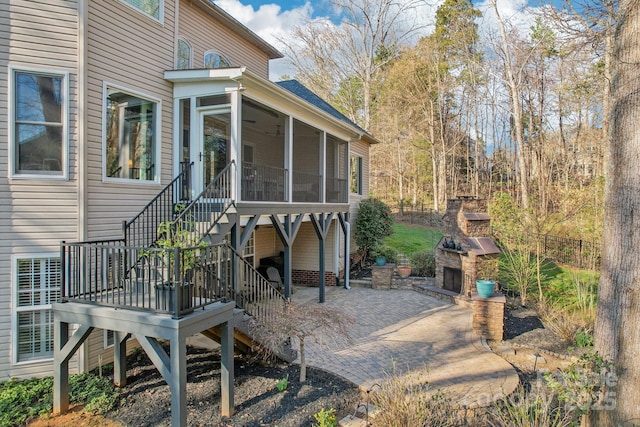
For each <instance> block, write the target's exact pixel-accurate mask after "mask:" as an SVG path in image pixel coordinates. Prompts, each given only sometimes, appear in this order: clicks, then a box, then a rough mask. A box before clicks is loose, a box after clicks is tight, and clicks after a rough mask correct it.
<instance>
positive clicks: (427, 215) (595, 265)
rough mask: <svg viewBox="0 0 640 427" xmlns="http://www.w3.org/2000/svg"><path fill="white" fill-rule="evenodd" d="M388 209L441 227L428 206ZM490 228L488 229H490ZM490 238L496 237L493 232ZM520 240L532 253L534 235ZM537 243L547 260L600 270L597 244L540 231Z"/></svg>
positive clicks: (399, 217) (401, 218)
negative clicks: (541, 233) (522, 240)
mask: <svg viewBox="0 0 640 427" xmlns="http://www.w3.org/2000/svg"><path fill="white" fill-rule="evenodd" d="M392 211H393V213H394V215H395V217H396V219H397V220H398V221H401V222H407V223H410V224H421V225H426V226H428V227H436V228H441V227H442V213H441V212H439V211H436V210H434V209H432V208H426V207H424V205H421V206H402V205H397V206H395V207H392ZM493 231H494V230H492V232H493ZM494 237H497V236H495V235H494ZM525 237H526V238H527V241H526V242H524V243H525V244H526V245H527V246H528V247H529V248H530V249H531V251H532V253H534V254H535V251H536V236H535V235H530V236H525ZM537 238H538V239H539V240H538V241H539V243H540V255H541V256H542V257H543V258H544V259H546V260H548V261H551V262H556V263H558V264H565V265H569V266H572V267H576V268H581V269H588V270H594V271H597V270H599V269H600V262H601V254H602V252H601V247H600V243H596V242H592V241H589V240H582V239H572V238H570V237H561V236H555V235H552V234H543V235H540V236H538V237H537Z"/></svg>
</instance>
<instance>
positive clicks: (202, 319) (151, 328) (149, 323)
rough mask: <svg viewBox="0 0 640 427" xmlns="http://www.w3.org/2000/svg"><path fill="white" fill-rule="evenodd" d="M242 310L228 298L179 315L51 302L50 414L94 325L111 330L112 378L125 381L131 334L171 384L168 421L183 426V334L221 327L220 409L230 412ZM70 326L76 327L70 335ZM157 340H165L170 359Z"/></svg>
mask: <svg viewBox="0 0 640 427" xmlns="http://www.w3.org/2000/svg"><path fill="white" fill-rule="evenodd" d="M241 314H242V311H241V310H236V309H235V303H234V302H215V303H213V304H209V305H206V306H204V307H201V308H199V309H197V310H195V311H194V312H192V313H190V314H187V315H185V316H183V317H181V318H179V319H176V318H173V317H171V316H167V315H166V314H157V313H152V312H148V311H139V310H135V309H133V310H132V309H121V308H116V307H106V306H102V305H96V304H88V303H82V302H65V303H55V304H53V317H54V412H56V413H64V412H66V411H67V410H68V408H69V359H70V358H71V357H72V356H73V354H74V353H75V352H76V351H77V350H78V349H79V348H80V346H81V345H82V343H83V342H84V341H85V340H86V339H87V338H88V336H89V334H90V333H91V332H92V331H93V329H95V328H100V329H105V330H112V331H114V341H115V343H114V382H115V384H116V385H118V386H122V385H124V384H126V371H127V368H126V341H127V339H128V338H130V337H131V338H135V339H136V340H137V341H138V343H139V344H140V345H141V346H142V348H143V349H144V350H145V352H146V353H147V355H148V356H149V358H150V359H151V361H152V362H153V364H154V365H155V367H156V368H157V369H158V371H159V372H160V373H161V374H162V376H163V378H164V379H165V381H167V383H168V384H169V386H170V388H171V408H172V411H171V424H172V425H173V426H182V425H186V424H187V397H186V381H187V364H186V340H187V337H189V336H191V335H193V334H196V333H198V332H202V331H204V330H207V329H210V328H213V327H215V326H219V328H220V330H221V335H222V338H221V345H222V348H221V353H222V362H221V363H222V367H221V372H222V379H221V388H222V390H221V396H222V402H221V410H222V414H223V415H228V416H230V415H232V414H233V410H234V409H233V407H234V403H233V369H234V367H233V347H234V345H233V326H234V323H235V322H236V319H238V318H239V317H241ZM70 325H77V327H76V329H75V331H73V334H72V335H70V334H69V333H70V331H71V328H70ZM158 340H167V341H169V344H170V355H171V356H170V357H169V355H167V353H166V352H165V351H164V349H163V348H162V346H161V345H160V343H159V342H158Z"/></svg>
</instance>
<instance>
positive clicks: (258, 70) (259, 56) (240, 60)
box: [178, 0, 269, 79]
mask: <svg viewBox="0 0 640 427" xmlns="http://www.w3.org/2000/svg"><path fill="white" fill-rule="evenodd" d="M179 17H180V18H179V30H178V32H179V34H178V35H179V36H181V37H184V38H185V39H186V40H188V41H189V44H190V45H191V52H192V56H193V63H192V68H203V67H204V54H205V52H207V51H209V50H214V51H217V52H219V53H222V54H223V55H224V56H225V57H226V58H227V59H228V60H229V61H230V62H231V65H233V66H237V67H241V66H246V67H247V69H248V70H249V71H251V72H253V73H255V74H257V75H259V76H260V77H263V78H265V79H268V78H269V58H268V56H267V54H265V53H264V52H262V51H261V50H260V49H258V48H257V47H256V46H253V45H251V44H250V43H248V42H247V41H246V40H245V39H243V38H242V37H240V36H238V35H237V34H236V33H234V32H233V31H231V30H230V29H229V28H227V27H225V26H224V25H221V24H220V23H219V22H217V21H215V20H214V19H213V18H211V17H210V16H209V15H207V14H206V13H205V12H203V11H202V10H200V9H199V8H197V7H195V6H193V5H191V4H190V2H189V1H185V0H182V1H181V2H180V14H179Z"/></svg>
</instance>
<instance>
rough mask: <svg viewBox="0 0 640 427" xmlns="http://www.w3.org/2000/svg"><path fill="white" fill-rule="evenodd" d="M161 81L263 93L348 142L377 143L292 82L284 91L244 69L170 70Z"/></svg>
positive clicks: (334, 110) (359, 128)
mask: <svg viewBox="0 0 640 427" xmlns="http://www.w3.org/2000/svg"><path fill="white" fill-rule="evenodd" d="M164 78H165V79H166V80H168V81H170V82H173V83H174V84H192V83H206V82H214V81H218V82H222V81H228V82H230V83H232V82H233V84H235V85H237V87H238V89H239V90H243V89H245V88H246V89H252V90H255V91H257V92H262V93H266V94H269V95H271V96H273V97H275V98H277V99H281V100H282V101H283V103H282V105H286V106H288V107H291V106H294V107H295V108H296V109H298V110H304V111H307V112H308V113H310V114H313V115H314V116H316V117H320V118H322V119H323V120H325V121H327V122H329V123H332V124H333V126H337V127H338V128H341V129H342V130H343V131H345V132H346V133H348V134H350V135H351V140H352V141H359V140H363V141H364V142H367V143H369V144H377V143H379V142H380V141H378V140H377V139H376V138H374V137H373V136H372V135H370V134H369V133H368V132H367V131H366V130H364V129H362V128H361V127H360V126H358V125H357V124H355V123H354V122H352V121H351V120H349V119H348V118H347V117H346V116H344V115H343V114H342V113H340V112H339V111H337V110H336V109H335V108H333V107H331V105H329V104H328V103H327V102H325V101H324V100H322V98H320V97H319V96H317V95H316V94H314V93H313V92H311V91H310V90H309V89H307V88H306V87H304V86H303V85H302V84H300V83H298V82H296V83H297V85H293V84H288V85H284V86H287V88H285V87H284V86H283V85H280V84H278V83H274V82H272V81H270V80H267V79H265V78H262V77H260V76H258V75H257V74H254V73H252V72H250V71H248V70H247V68H246V67H231V68H215V69H198V70H193V69H191V70H170V71H165V72H164ZM294 86H295V88H294ZM290 88H291V89H290ZM283 112H284V111H283ZM285 113H286V112H285Z"/></svg>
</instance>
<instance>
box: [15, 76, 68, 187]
mask: <svg viewBox="0 0 640 427" xmlns="http://www.w3.org/2000/svg"><path fill="white" fill-rule="evenodd" d="M10 75H11V82H10V94H11V98H10V99H11V117H10V119H9V126H10V133H9V141H10V152H11V158H10V160H9V163H10V171H11V175H12V176H14V177H30V176H31V177H38V178H44V177H59V178H65V177H66V176H67V172H66V169H67V138H68V129H67V128H68V125H67V102H68V90H67V88H68V80H69V78H68V74H66V73H55V72H46V71H42V72H41V71H31V70H20V69H12V70H11V74H10Z"/></svg>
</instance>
